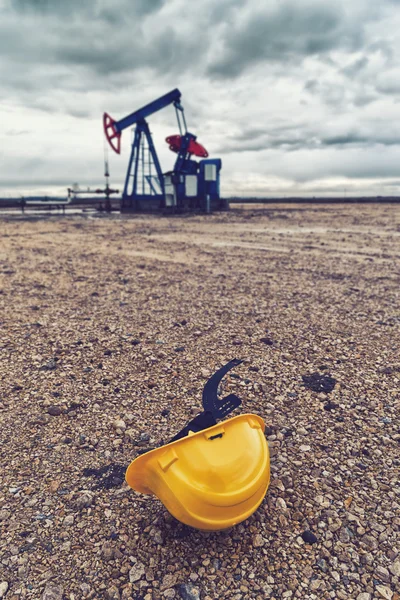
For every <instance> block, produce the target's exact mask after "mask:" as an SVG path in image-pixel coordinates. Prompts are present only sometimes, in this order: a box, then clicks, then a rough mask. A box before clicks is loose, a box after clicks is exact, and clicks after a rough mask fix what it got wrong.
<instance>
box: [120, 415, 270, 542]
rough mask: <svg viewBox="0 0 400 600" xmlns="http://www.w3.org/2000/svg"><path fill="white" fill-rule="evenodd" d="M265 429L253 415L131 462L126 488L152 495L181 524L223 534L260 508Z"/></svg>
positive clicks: (266, 464) (265, 477) (266, 471)
mask: <svg viewBox="0 0 400 600" xmlns="http://www.w3.org/2000/svg"><path fill="white" fill-rule="evenodd" d="M264 429H265V424H264V421H263V420H262V418H261V417H259V416H258V415H252V414H245V415H239V416H237V417H233V418H231V419H228V420H226V421H223V422H221V423H218V424H217V425H214V426H213V427H209V428H208V429H205V430H203V431H199V432H197V433H192V432H189V435H187V436H186V437H184V438H181V439H179V440H177V441H175V442H172V443H170V444H166V445H165V446H161V447H160V448H156V449H155V450H151V451H150V452H147V453H146V454H143V455H142V456H139V457H138V458H136V459H135V460H134V461H133V462H132V463H131V464H130V466H129V467H128V470H127V472H126V481H127V483H128V484H129V485H130V486H131V487H132V488H133V489H134V490H136V491H138V492H141V493H143V494H155V495H156V496H157V497H158V498H159V499H160V500H161V502H162V503H163V504H164V506H165V507H166V508H167V510H168V511H169V512H170V513H171V514H172V515H173V516H174V517H176V518H177V519H178V520H179V521H182V523H185V524H186V525H190V526H191V527H195V528H197V529H205V530H218V529H226V528H227V527H231V526H233V525H236V524H237V523H240V522H241V521H244V520H245V519H247V518H248V517H249V516H250V515H251V514H252V513H253V512H254V511H255V510H256V509H257V508H258V506H259V505H260V504H261V502H262V500H263V498H264V496H265V494H266V491H267V489H268V485H269V480H270V459H269V451H268V444H267V441H266V439H265V436H264Z"/></svg>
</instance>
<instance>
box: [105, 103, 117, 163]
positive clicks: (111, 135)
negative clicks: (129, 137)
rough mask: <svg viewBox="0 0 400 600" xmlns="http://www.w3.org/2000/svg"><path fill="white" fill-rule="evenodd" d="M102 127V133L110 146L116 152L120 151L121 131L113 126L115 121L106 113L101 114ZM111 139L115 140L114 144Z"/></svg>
mask: <svg viewBox="0 0 400 600" xmlns="http://www.w3.org/2000/svg"><path fill="white" fill-rule="evenodd" d="M103 127H104V133H105V136H106V138H107V141H108V143H109V144H110V146H111V148H112V149H113V150H114V152H116V153H117V154H120V153H121V132H120V131H117V129H116V127H115V121H114V119H113V118H111V117H110V115H109V114H108V113H104V115H103ZM113 140H116V144H115V145H114V142H113Z"/></svg>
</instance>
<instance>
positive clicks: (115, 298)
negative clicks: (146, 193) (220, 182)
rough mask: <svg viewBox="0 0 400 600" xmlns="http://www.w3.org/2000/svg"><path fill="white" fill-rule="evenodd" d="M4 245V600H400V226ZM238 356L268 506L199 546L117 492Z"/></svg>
mask: <svg viewBox="0 0 400 600" xmlns="http://www.w3.org/2000/svg"><path fill="white" fill-rule="evenodd" d="M0 224H1V247H0V259H1V263H0V269H1V270H0V281H1V293H0V344H1V357H2V358H1V361H0V378H1V389H0V443H1V446H0V457H1V465H0V466H1V477H0V484H1V487H0V531H1V536H0V598H6V599H7V600H20V599H21V598H29V599H42V598H43V599H44V600H62V599H64V600H66V599H68V600H80V599H90V598H92V599H108V600H128V599H132V600H139V599H145V600H153V599H154V600H156V599H159V598H177V599H180V598H182V599H184V600H196V599H199V598H200V599H201V600H209V599H217V598H227V599H229V600H231V599H232V600H240V599H243V600H245V599H253V598H254V599H264V598H274V599H281V598H299V599H302V600H303V599H323V600H325V599H330V598H340V599H342V600H373V599H381V598H383V599H389V600H399V599H400V535H399V529H400V483H399V472H400V423H399V399H400V385H399V384H400V358H399V352H400V333H399V331H400V291H399V290H400V287H399V283H400V207H399V206H396V205H382V206H377V205H327V206H315V205H314V206H313V205H301V206H289V205H287V206H286V205H276V206H270V205H269V206H268V207H257V206H254V207H240V206H239V207H234V208H233V209H232V210H231V211H230V212H229V213H224V214H214V215H212V216H209V217H207V216H184V217H157V216H131V217H128V216H120V215H113V216H103V217H94V218H93V217H88V216H86V217H84V216H76V215H75V216H65V217H62V216H58V217H50V218H46V217H40V218H33V217H30V216H29V215H25V216H24V217H13V218H9V217H7V218H6V217H1V215H0ZM234 357H237V358H244V359H245V361H244V363H243V364H242V365H240V366H239V367H238V368H236V369H235V374H236V375H238V376H239V377H237V376H236V375H235V376H233V377H232V376H229V375H228V376H227V377H226V379H225V384H224V392H227V393H228V392H234V393H236V394H237V395H239V396H240V397H241V398H242V400H243V405H242V408H241V410H242V411H243V412H254V413H256V414H259V415H261V416H262V417H263V418H264V420H265V422H266V436H267V439H268V443H269V446H270V450H271V486H270V488H269V490H268V492H267V495H266V498H265V500H264V502H263V504H262V505H261V507H260V508H259V509H258V511H257V512H256V513H254V514H253V515H252V516H251V517H250V518H249V519H248V520H247V521H245V522H243V523H242V524H240V525H238V526H236V527H234V528H232V529H230V530H226V531H222V532H215V533H205V532H200V531H196V530H192V529H190V528H189V527H187V526H185V525H183V524H181V523H179V522H177V521H176V520H175V519H174V518H173V517H171V516H170V515H169V514H168V513H167V511H166V510H165V508H164V507H163V505H162V504H161V503H160V502H159V500H158V499H157V498H155V497H150V496H144V495H141V494H138V493H136V492H134V491H133V490H131V489H130V488H128V487H127V485H126V484H125V483H124V481H123V478H124V472H125V469H126V467H127V465H128V464H129V463H130V461H131V460H132V459H133V458H135V456H137V455H138V453H139V452H141V451H143V449H146V448H147V447H154V446H157V445H159V444H162V443H165V442H166V441H168V440H169V439H170V438H171V437H172V436H173V435H175V434H176V433H177V432H178V431H179V430H180V429H181V428H182V427H183V426H184V425H185V424H186V422H187V421H188V420H189V419H190V418H192V417H193V415H195V414H196V413H197V412H199V411H200V410H201V392H202V388H203V386H204V383H205V381H206V379H207V377H208V376H209V375H210V374H211V373H212V372H213V371H214V370H216V369H217V368H219V367H220V366H221V365H222V364H224V363H225V362H227V361H228V360H230V359H231V358H234ZM310 376H312V377H310ZM332 379H334V380H335V381H333V382H332ZM327 381H328V382H329V381H330V382H331V383H332V385H331V387H333V385H334V387H333V389H332V390H331V391H329V389H328V388H329V386H328V387H327V388H326V391H325V392H323V391H318V390H320V389H325V388H324V385H323V384H324V382H325V383H326V382H327ZM313 382H314V385H313ZM315 382H317V385H316V386H315ZM318 382H319V384H318ZM318 385H320V386H321V385H322V387H318ZM312 388H314V390H317V391H314V390H313V389H312ZM162 413H163V415H164V416H163V415H162ZM235 414H236V413H235ZM303 536H304V538H305V539H306V540H307V542H305V541H304V539H303Z"/></svg>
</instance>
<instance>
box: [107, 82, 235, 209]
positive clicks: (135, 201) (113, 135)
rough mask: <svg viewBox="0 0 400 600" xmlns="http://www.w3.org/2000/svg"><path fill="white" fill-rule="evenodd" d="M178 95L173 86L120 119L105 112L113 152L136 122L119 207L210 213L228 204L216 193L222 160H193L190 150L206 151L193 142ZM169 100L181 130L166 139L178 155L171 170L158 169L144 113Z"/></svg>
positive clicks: (149, 113) (194, 139)
mask: <svg viewBox="0 0 400 600" xmlns="http://www.w3.org/2000/svg"><path fill="white" fill-rule="evenodd" d="M180 100H181V92H180V91H179V90H178V89H174V90H172V91H171V92H169V93H168V94H165V95H164V96H161V97H160V98H158V99H157V100H154V101H153V102H150V103H149V104H147V105H146V106H144V107H142V108H140V109H139V110H137V111H135V112H133V113H131V114H130V115H128V116H127V117H124V118H123V119H120V120H119V121H114V120H113V119H112V118H111V117H110V116H109V115H108V114H107V113H104V115H103V124H104V132H105V135H106V138H107V140H108V142H109V144H110V145H111V147H112V149H113V150H114V151H115V152H117V153H118V154H119V153H120V144H121V133H122V131H123V130H124V129H126V128H127V127H131V126H133V125H135V134H134V138H133V143H132V150H131V155H130V159H129V163H128V170H127V173H126V178H125V185H124V191H123V194H122V201H121V211H123V212H136V211H146V210H150V211H153V210H169V211H171V212H181V211H185V210H201V211H204V212H211V211H212V210H224V209H226V208H228V206H227V204H226V202H225V201H221V198H220V171H221V167H222V162H221V159H219V158H218V159H207V158H205V159H204V160H200V161H199V162H197V161H196V160H193V158H192V156H193V155H194V156H200V157H208V153H207V151H206V150H205V149H204V148H203V147H202V146H201V145H200V144H199V143H198V142H196V139H197V138H196V136H195V135H193V134H192V133H190V132H188V131H187V126H186V120H185V114H184V109H183V106H182V104H181V102H180ZM171 104H173V105H174V107H175V111H176V117H177V121H178V127H179V133H180V135H176V136H170V137H169V138H167V142H168V143H169V144H170V149H171V150H173V151H174V152H176V153H177V157H176V161H175V165H174V168H173V170H172V171H169V172H168V173H165V174H163V173H162V170H161V165H160V162H159V160H158V156H157V152H156V149H155V147H154V144H153V140H152V136H151V132H150V129H149V125H148V123H147V121H146V118H147V117H149V116H150V115H152V114H154V113H155V112H158V111H159V110H162V109H163V108H166V107H167V106H169V105H171Z"/></svg>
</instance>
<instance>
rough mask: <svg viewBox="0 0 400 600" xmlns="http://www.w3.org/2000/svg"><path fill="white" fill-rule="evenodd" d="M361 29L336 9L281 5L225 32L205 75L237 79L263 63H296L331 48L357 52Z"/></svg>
mask: <svg viewBox="0 0 400 600" xmlns="http://www.w3.org/2000/svg"><path fill="white" fill-rule="evenodd" d="M362 41H363V32H362V28H361V27H360V26H358V27H357V26H354V27H353V26H352V25H351V24H349V22H348V21H347V20H346V18H345V14H344V13H343V11H342V10H341V9H340V7H339V5H333V4H326V5H321V4H318V3H314V4H305V5H303V4H299V3H295V2H283V3H281V4H278V5H277V6H276V7H275V8H274V10H269V9H263V10H261V11H260V10H257V11H256V12H253V13H252V14H250V15H249V16H248V17H247V19H245V20H244V21H243V19H241V18H240V19H237V21H236V22H235V23H234V24H232V25H231V24H230V25H229V27H227V28H226V29H225V32H224V35H223V48H222V57H221V58H217V59H215V60H213V61H212V62H211V64H210V65H209V67H208V72H209V74H210V75H212V76H218V77H225V78H231V77H238V76H239V75H241V74H242V73H243V72H244V71H245V70H246V69H247V68H248V67H249V66H252V65H254V64H258V63H260V62H262V61H281V62H283V61H288V60H290V61H294V62H297V61H299V60H301V59H302V58H304V57H305V56H308V55H316V54H321V53H326V52H328V51H330V50H332V49H334V48H338V47H346V48H351V49H355V48H359V47H360V46H361V44H362Z"/></svg>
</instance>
